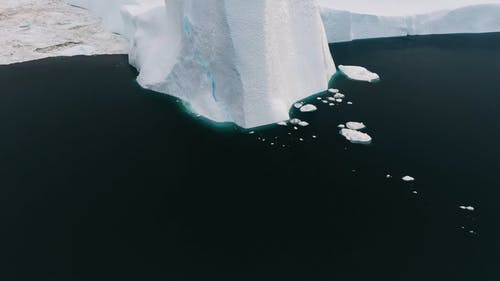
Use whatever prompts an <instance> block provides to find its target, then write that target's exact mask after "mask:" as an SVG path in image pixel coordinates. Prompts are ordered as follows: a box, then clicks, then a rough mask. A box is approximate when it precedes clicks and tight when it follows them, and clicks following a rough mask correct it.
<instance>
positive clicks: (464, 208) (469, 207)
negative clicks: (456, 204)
mask: <svg viewBox="0 0 500 281" xmlns="http://www.w3.org/2000/svg"><path fill="white" fill-rule="evenodd" d="M460 209H462V210H465V211H471V212H473V211H474V210H475V209H476V208H474V207H472V206H460Z"/></svg>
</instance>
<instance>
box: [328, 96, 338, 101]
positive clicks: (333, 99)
mask: <svg viewBox="0 0 500 281" xmlns="http://www.w3.org/2000/svg"><path fill="white" fill-rule="evenodd" d="M328 100H329V101H335V100H336V99H335V98H334V97H328Z"/></svg>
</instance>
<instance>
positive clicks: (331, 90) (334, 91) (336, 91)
mask: <svg viewBox="0 0 500 281" xmlns="http://www.w3.org/2000/svg"><path fill="white" fill-rule="evenodd" d="M328 92H330V93H332V94H336V93H338V92H340V91H339V90H338V89H328Z"/></svg>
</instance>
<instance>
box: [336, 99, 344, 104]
mask: <svg viewBox="0 0 500 281" xmlns="http://www.w3.org/2000/svg"><path fill="white" fill-rule="evenodd" d="M335 101H336V102H339V103H340V102H342V101H343V100H342V99H336V100H335Z"/></svg>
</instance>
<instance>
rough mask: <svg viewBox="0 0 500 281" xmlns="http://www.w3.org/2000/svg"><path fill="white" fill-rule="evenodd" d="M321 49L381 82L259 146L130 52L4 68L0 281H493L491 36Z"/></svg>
mask: <svg viewBox="0 0 500 281" xmlns="http://www.w3.org/2000/svg"><path fill="white" fill-rule="evenodd" d="M331 48H332V51H333V52H334V57H335V61H336V63H337V64H354V65H363V66H366V67H368V68H369V69H371V70H373V71H375V72H377V73H378V74H380V76H381V77H382V80H381V81H380V82H379V83H377V84H368V83H360V82H354V81H349V80H347V79H345V78H344V77H342V76H338V77H337V78H336V79H335V87H337V88H339V89H341V90H342V92H344V93H345V94H346V95H347V98H346V100H348V101H352V102H353V103H354V104H353V105H347V104H345V103H344V104H342V105H338V106H334V107H329V106H328V105H324V104H322V103H321V102H318V101H317V100H316V99H315V97H312V98H311V99H310V100H311V101H312V102H314V103H315V104H317V105H318V107H319V110H318V111H317V112H314V113H308V114H303V113H293V114H294V115H295V116H297V117H299V118H303V119H304V120H307V121H308V122H310V123H311V126H309V127H307V128H303V129H302V128H301V129H299V130H297V131H295V130H294V129H293V128H291V127H280V126H269V127H266V128H262V129H260V130H256V132H255V134H249V133H248V131H242V130H239V129H237V128H236V127H234V126H231V125H224V126H212V125H209V124H208V123H207V122H204V121H201V120H200V119H197V118H194V117H193V116H191V115H189V114H186V112H185V111H184V109H183V107H182V105H181V104H180V103H179V102H177V101H176V100H175V99H174V98H171V97H168V96H165V95H161V94H155V93H152V92H149V91H145V90H142V89H141V88H140V87H139V86H138V85H137V84H136V83H135V81H134V78H135V75H136V73H135V71H134V70H133V69H132V68H131V67H129V66H128V64H127V58H126V57H125V56H98V57H73V58H53V59H46V60H41V61H36V62H28V63H22V64H17V65H11V66H0V85H1V91H0V134H1V135H0V280H6V281H10V280H57V281H59V280H61V281H70V280H103V281H104V280H105V281H110V280H148V281H149V280H217V281H219V280H232V281H235V280H249V281H255V280H304V281H305V280H307V281H311V280H342V281H344V280H363V281H366V280H384V281H391V280H394V281H413V280H414V281H421V280H428V281H430V280H436V281H438V280H439V281H442V280H474V281H498V280H500V147H499V144H500V126H499V121H498V120H499V119H498V114H499V109H500V87H499V83H500V76H499V74H500V34H485V35H453V36H449V35H448V36H426V37H407V38H391V39H377V40H365V41H356V42H351V43H343V44H335V45H332V46H331ZM351 120H354V121H363V122H365V124H366V125H367V126H368V128H367V132H368V133H369V134H370V135H371V136H372V137H373V138H374V141H373V143H372V144H371V145H369V146H363V145H352V144H349V143H347V142H346V141H345V140H344V139H343V138H342V137H341V136H339V135H338V129H337V125H338V124H339V123H341V122H345V121H351ZM289 133H290V135H289ZM313 135H314V136H316V138H313ZM300 138H302V139H303V141H301V140H300ZM262 139H265V141H263V140H262ZM271 143H273V144H274V145H271ZM283 145H285V147H283ZM387 174H391V175H392V176H393V178H390V179H387V178H386V175H387ZM405 175H411V176H413V177H415V178H416V179H417V180H416V181H415V182H413V183H405V182H403V181H401V180H400V178H401V177H402V176H405ZM414 192H417V194H415V193H414ZM461 205H466V206H469V205H471V206H474V207H475V208H476V210H475V211H474V212H470V211H464V210H461V209H460V208H459V206H461Z"/></svg>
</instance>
